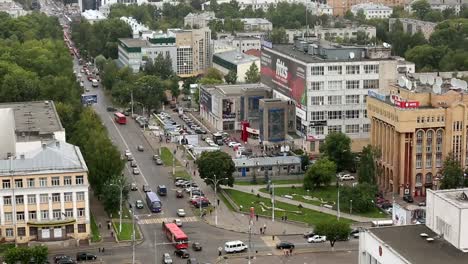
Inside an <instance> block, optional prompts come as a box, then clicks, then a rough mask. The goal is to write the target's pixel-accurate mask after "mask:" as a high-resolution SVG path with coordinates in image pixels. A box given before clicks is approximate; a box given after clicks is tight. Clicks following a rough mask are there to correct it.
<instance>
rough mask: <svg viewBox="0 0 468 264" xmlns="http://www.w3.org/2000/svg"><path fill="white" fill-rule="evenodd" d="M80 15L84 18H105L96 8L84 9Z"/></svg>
mask: <svg viewBox="0 0 468 264" xmlns="http://www.w3.org/2000/svg"><path fill="white" fill-rule="evenodd" d="M81 16H82V17H84V18H85V19H86V20H103V19H106V16H104V14H102V13H101V12H99V11H97V10H85V11H84V12H83V13H81Z"/></svg>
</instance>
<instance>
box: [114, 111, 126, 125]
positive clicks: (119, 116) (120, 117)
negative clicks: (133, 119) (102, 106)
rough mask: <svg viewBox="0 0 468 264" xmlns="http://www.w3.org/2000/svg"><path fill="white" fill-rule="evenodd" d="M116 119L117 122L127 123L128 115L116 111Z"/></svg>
mask: <svg viewBox="0 0 468 264" xmlns="http://www.w3.org/2000/svg"><path fill="white" fill-rule="evenodd" d="M114 120H115V122H117V123H119V124H121V125H125V124H126V123H127V117H126V116H125V115H124V114H122V113H119V112H116V113H115V114H114Z"/></svg>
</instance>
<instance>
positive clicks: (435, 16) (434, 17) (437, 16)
mask: <svg viewBox="0 0 468 264" xmlns="http://www.w3.org/2000/svg"><path fill="white" fill-rule="evenodd" d="M424 20H425V21H430V22H440V21H442V20H444V15H443V14H442V12H440V11H437V10H431V11H429V12H428V13H427V14H426V15H425V16H424Z"/></svg>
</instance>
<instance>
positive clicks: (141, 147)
mask: <svg viewBox="0 0 468 264" xmlns="http://www.w3.org/2000/svg"><path fill="white" fill-rule="evenodd" d="M137 149H138V151H144V150H145V149H144V148H143V146H142V145H138V147H137Z"/></svg>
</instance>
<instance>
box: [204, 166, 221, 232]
mask: <svg viewBox="0 0 468 264" xmlns="http://www.w3.org/2000/svg"><path fill="white" fill-rule="evenodd" d="M227 179H228V178H221V179H216V174H215V175H214V180H213V179H209V178H206V179H205V181H211V182H212V183H213V184H214V191H215V199H218V183H219V182H220V181H222V180H227ZM201 206H202V202H201V199H200V208H201ZM215 225H218V205H216V207H215Z"/></svg>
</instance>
